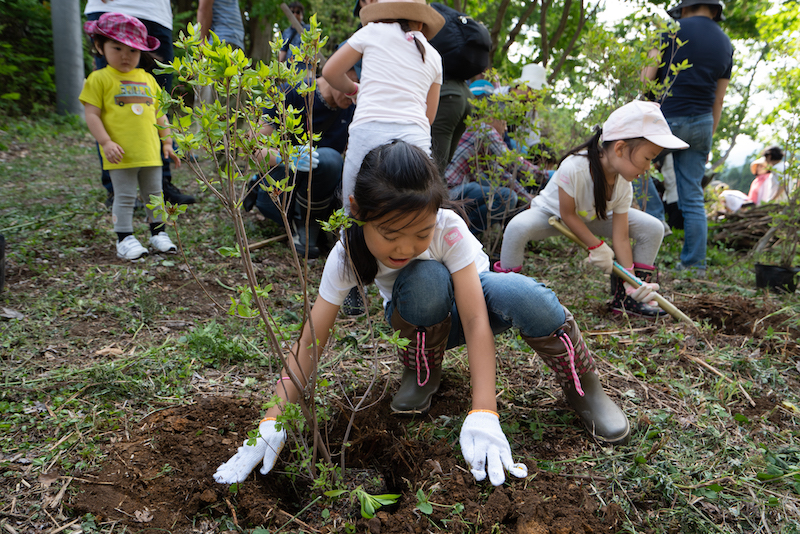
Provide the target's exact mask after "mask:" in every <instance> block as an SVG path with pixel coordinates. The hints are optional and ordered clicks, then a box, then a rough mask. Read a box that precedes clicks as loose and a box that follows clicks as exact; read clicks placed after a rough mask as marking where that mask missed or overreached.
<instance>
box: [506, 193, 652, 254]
mask: <svg viewBox="0 0 800 534" xmlns="http://www.w3.org/2000/svg"><path fill="white" fill-rule="evenodd" d="M552 215H558V214H557V213H550V212H548V211H546V210H544V209H542V208H540V207H538V206H533V207H532V208H530V209H527V210H525V211H523V212H522V213H520V214H518V215H517V216H516V217H514V218H513V219H511V221H510V222H509V223H508V226H507V227H506V230H505V232H503V247H502V248H501V249H500V262H501V265H502V266H503V268H504V269H514V268H516V267H519V266H520V265H522V262H523V260H524V258H525V245H527V244H528V241H541V240H542V239H545V238H546V237H553V236H557V235H561V232H559V231H558V230H556V229H555V228H553V227H552V226H550V223H548V222H547V220H548V219H549V218H550V217H551V216H552ZM611 223H612V217H609V218H608V219H606V220H603V219H595V220H593V221H591V222H588V223H586V226H587V227H588V228H589V230H591V231H592V233H593V234H595V235H599V236H602V237H611ZM628 235H629V236H630V238H631V239H632V240H633V241H634V243H633V245H632V246H631V249H632V252H633V261H634V263H643V264H646V265H655V261H656V255H658V249H659V247H661V240H662V239H664V225H662V224H661V221H659V220H658V219H656V218H655V217H653V216H652V215H648V214H647V213H645V212H643V211H639V210H637V209H633V208H631V209H630V210H628ZM625 267H628V266H627V265H625Z"/></svg>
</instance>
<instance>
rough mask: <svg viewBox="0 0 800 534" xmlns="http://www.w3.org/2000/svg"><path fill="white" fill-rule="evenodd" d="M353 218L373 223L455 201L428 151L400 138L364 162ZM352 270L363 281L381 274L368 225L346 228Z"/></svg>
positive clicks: (354, 195)
mask: <svg viewBox="0 0 800 534" xmlns="http://www.w3.org/2000/svg"><path fill="white" fill-rule="evenodd" d="M353 199H354V201H355V205H354V206H353V208H354V209H355V210H357V212H354V213H353V218H355V219H357V220H358V221H359V222H361V223H362V224H363V223H368V222H371V221H377V220H379V219H383V218H384V217H386V216H387V215H390V214H398V215H400V214H403V215H405V214H409V213H416V212H421V213H435V212H436V211H437V210H438V209H439V208H441V207H447V206H449V201H448V195H447V190H446V188H445V186H444V183H443V182H442V180H441V179H440V178H439V173H438V170H437V168H436V164H435V163H434V162H433V160H432V159H431V158H430V157H429V156H428V155H427V154H425V152H423V151H422V150H420V149H419V148H417V147H415V146H414V145H410V144H408V143H406V142H405V141H401V140H397V139H396V140H394V141H392V142H390V143H387V144H385V145H381V146H379V147H377V148H374V149H372V150H371V151H370V152H369V153H368V154H367V155H366V156H365V157H364V161H363V163H362V164H361V169H360V170H359V171H358V175H357V176H356V182H355V187H354V189H353ZM345 247H346V248H347V249H348V250H349V253H350V254H349V256H348V257H347V259H346V260H345V266H346V268H349V269H352V270H353V271H354V272H355V273H356V274H357V275H358V278H359V281H360V283H362V284H368V283H371V282H372V281H373V280H374V279H375V276H376V275H377V274H378V261H377V260H376V259H375V256H373V255H372V253H371V252H370V251H369V248H367V243H366V241H365V240H364V229H363V228H362V226H361V225H358V224H353V225H352V226H351V227H350V228H348V229H347V231H346V232H345Z"/></svg>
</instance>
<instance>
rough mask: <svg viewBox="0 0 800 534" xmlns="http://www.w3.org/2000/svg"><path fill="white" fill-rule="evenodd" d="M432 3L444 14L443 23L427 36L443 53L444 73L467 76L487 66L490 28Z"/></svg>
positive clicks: (458, 78)
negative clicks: (431, 37) (430, 36)
mask: <svg viewBox="0 0 800 534" xmlns="http://www.w3.org/2000/svg"><path fill="white" fill-rule="evenodd" d="M431 7H432V8H434V9H435V10H436V11H438V12H439V13H440V14H441V15H442V16H443V17H444V26H443V27H442V29H441V30H439V33H437V34H436V36H435V37H434V38H433V39H431V40H430V43H431V45H432V46H433V47H434V48H435V49H436V50H437V51H438V52H439V54H440V55H441V56H442V64H443V66H444V77H445V78H454V79H457V80H467V79H469V78H472V77H473V76H475V75H477V74H480V73H481V72H483V71H484V70H486V68H487V67H488V66H489V51H490V50H491V48H492V39H491V37H490V36H489V30H487V29H486V27H485V26H484V25H483V24H481V23H480V22H478V21H476V20H475V19H473V18H471V17H468V16H467V15H465V14H464V13H460V12H458V11H456V10H455V9H453V8H451V7H448V6H446V5H444V4H440V3H438V2H434V3H432V4H431Z"/></svg>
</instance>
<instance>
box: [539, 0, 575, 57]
mask: <svg viewBox="0 0 800 534" xmlns="http://www.w3.org/2000/svg"><path fill="white" fill-rule="evenodd" d="M571 7H572V0H566V1H565V2H564V11H562V12H561V20H560V21H559V23H558V28H556V31H555V33H554V34H553V36H552V37H550V40H549V41H548V43H547V47H548V48H549V49H550V50H552V49H553V47H554V46H555V45H556V43H557V42H558V40H559V39H561V36H562V35H563V34H564V30H565V29H566V27H567V21H568V20H569V9H570V8H571ZM581 8H583V1H581Z"/></svg>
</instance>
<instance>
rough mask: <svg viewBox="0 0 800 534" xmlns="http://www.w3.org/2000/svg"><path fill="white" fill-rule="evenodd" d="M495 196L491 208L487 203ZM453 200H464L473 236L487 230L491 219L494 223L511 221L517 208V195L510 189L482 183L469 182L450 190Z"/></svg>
mask: <svg viewBox="0 0 800 534" xmlns="http://www.w3.org/2000/svg"><path fill="white" fill-rule="evenodd" d="M491 194H493V195H494V196H493V197H492V202H491V207H490V206H489V204H488V203H487V201H488V199H489V195H491ZM450 198H451V199H452V200H462V199H463V200H464V201H465V202H464V211H466V212H467V217H468V218H469V229H470V231H471V232H472V233H473V234H478V233H480V232H483V231H484V230H486V227H487V226H488V225H489V218H490V217H491V220H492V222H502V221H506V220H509V219H511V217H512V216H513V215H514V214H515V211H514V208H515V207H516V206H517V194H516V193H515V192H514V191H512V190H511V189H509V188H508V187H493V186H489V185H486V184H484V183H482V182H467V183H462V184H460V185H457V186H455V187H454V188H452V189H451V190H450Z"/></svg>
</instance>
